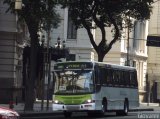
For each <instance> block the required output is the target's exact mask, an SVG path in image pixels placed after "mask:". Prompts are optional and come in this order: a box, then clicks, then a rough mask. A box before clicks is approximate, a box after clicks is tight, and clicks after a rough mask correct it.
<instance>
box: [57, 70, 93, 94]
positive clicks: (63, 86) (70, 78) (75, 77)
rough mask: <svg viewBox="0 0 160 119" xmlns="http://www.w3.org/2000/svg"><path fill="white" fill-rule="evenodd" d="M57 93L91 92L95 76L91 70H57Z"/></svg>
mask: <svg viewBox="0 0 160 119" xmlns="http://www.w3.org/2000/svg"><path fill="white" fill-rule="evenodd" d="M55 76H56V84H55V93H56V94H61V93H91V92H93V88H94V87H93V78H92V71H91V70H69V71H55Z"/></svg>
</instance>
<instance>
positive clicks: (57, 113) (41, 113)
mask: <svg viewBox="0 0 160 119" xmlns="http://www.w3.org/2000/svg"><path fill="white" fill-rule="evenodd" d="M138 111H154V109H153V108H148V109H131V110H129V112H138ZM19 114H20V117H35V116H41V117H43V116H54V115H62V114H63V112H62V111H61V112H52V111H45V112H41V111H37V112H34V111H29V112H28V111H27V112H19Z"/></svg>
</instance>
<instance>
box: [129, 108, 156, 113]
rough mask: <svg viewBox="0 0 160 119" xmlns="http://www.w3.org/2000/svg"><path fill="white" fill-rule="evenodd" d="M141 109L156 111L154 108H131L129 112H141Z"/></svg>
mask: <svg viewBox="0 0 160 119" xmlns="http://www.w3.org/2000/svg"><path fill="white" fill-rule="evenodd" d="M139 111H154V109H153V108H148V109H130V110H129V112H139Z"/></svg>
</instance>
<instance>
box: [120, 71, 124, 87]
mask: <svg viewBox="0 0 160 119" xmlns="http://www.w3.org/2000/svg"><path fill="white" fill-rule="evenodd" d="M119 85H121V86H124V75H123V71H120V79H119Z"/></svg>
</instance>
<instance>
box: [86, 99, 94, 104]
mask: <svg viewBox="0 0 160 119" xmlns="http://www.w3.org/2000/svg"><path fill="white" fill-rule="evenodd" d="M94 102H95V100H91V99H88V100H86V101H85V102H84V104H86V103H94Z"/></svg>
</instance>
